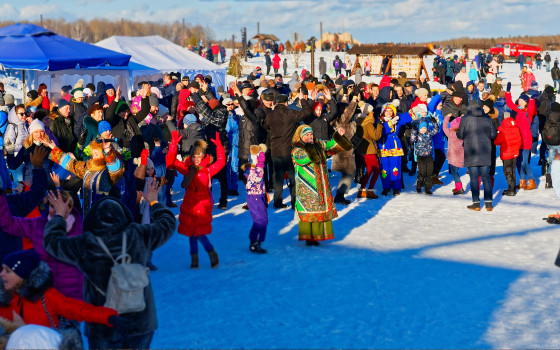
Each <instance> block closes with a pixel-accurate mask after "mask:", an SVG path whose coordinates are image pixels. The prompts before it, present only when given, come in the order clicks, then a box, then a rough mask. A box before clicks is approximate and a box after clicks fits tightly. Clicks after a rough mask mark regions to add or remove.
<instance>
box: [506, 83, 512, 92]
mask: <svg viewBox="0 0 560 350" xmlns="http://www.w3.org/2000/svg"><path fill="white" fill-rule="evenodd" d="M506 91H507V92H510V91H511V81H510V82H508V83H507V85H506Z"/></svg>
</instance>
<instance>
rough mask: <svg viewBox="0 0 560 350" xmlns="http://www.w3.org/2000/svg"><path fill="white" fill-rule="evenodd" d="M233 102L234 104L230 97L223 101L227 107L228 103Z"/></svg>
mask: <svg viewBox="0 0 560 350" xmlns="http://www.w3.org/2000/svg"><path fill="white" fill-rule="evenodd" d="M232 102H233V100H232V99H231V98H229V97H228V98H224V100H223V101H222V104H223V105H224V106H226V105H227V104H228V103H232Z"/></svg>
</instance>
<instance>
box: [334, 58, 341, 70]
mask: <svg viewBox="0 0 560 350" xmlns="http://www.w3.org/2000/svg"><path fill="white" fill-rule="evenodd" d="M334 68H336V69H339V68H340V61H339V60H336V61H334Z"/></svg>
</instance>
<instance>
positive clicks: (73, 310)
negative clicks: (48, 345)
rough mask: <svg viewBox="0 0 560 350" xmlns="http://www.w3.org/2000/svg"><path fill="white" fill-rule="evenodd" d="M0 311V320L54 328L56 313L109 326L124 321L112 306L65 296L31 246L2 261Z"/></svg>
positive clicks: (56, 325)
mask: <svg viewBox="0 0 560 350" xmlns="http://www.w3.org/2000/svg"><path fill="white" fill-rule="evenodd" d="M0 276H1V277H2V282H3V283H2V284H1V285H0V310H1V311H0V315H1V316H3V317H4V318H5V319H7V320H4V321H23V322H24V323H25V324H36V325H40V326H45V327H52V328H58V327H59V316H62V317H64V318H65V319H68V320H72V321H86V322H93V323H101V324H104V325H107V326H109V327H112V326H117V325H118V326H123V325H125V323H126V320H124V319H123V318H122V317H120V316H118V313H117V311H116V310H114V309H110V308H106V307H103V306H94V305H91V304H88V303H86V302H83V301H81V300H76V299H72V298H68V297H65V296H64V295H62V294H61V293H60V292H59V291H57V290H56V289H55V288H53V287H51V285H52V274H51V271H50V268H49V267H48V265H47V264H46V263H45V262H43V261H41V259H40V258H39V255H37V253H35V251H33V250H21V251H17V252H14V253H11V254H9V255H7V256H6V257H5V258H4V260H3V261H2V272H1V273H0Z"/></svg>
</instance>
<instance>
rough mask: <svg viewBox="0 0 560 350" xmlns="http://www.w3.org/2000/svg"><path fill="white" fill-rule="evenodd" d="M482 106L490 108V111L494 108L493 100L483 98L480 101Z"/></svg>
mask: <svg viewBox="0 0 560 350" xmlns="http://www.w3.org/2000/svg"><path fill="white" fill-rule="evenodd" d="M482 106H483V107H484V106H486V107H488V108H490V111H492V110H493V109H494V101H492V100H491V99H487V100H484V101H482Z"/></svg>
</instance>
